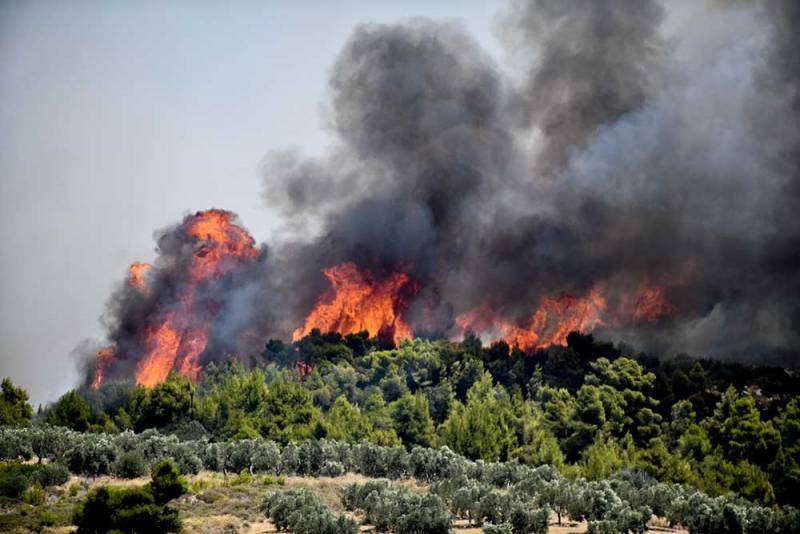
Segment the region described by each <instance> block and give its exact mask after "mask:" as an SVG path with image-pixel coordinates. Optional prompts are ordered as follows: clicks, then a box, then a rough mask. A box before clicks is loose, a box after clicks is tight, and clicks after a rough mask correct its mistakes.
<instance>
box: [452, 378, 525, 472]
mask: <svg viewBox="0 0 800 534" xmlns="http://www.w3.org/2000/svg"><path fill="white" fill-rule="evenodd" d="M513 418H514V414H513V409H512V406H511V401H510V399H509V397H508V393H506V390H505V388H503V386H500V385H498V386H497V387H496V388H495V387H493V386H492V376H491V375H490V374H489V373H488V372H485V373H484V374H483V376H482V377H481V378H480V380H479V381H478V382H476V383H475V384H474V385H473V386H472V387H471V388H470V390H469V392H468V393H467V403H466V405H463V404H461V403H460V402H458V401H456V405H455V407H454V409H453V410H452V411H451V413H450V417H448V419H447V420H446V421H445V422H444V423H443V424H442V427H441V429H440V434H441V437H442V440H443V442H444V443H445V444H446V445H448V446H449V447H450V448H451V449H453V450H454V451H455V452H457V453H459V454H463V455H464V456H466V457H468V458H471V459H479V458H480V459H483V460H486V461H498V460H507V459H508V457H509V455H510V452H511V450H513V449H514V448H515V447H516V443H517V439H516V435H515V432H514V428H513Z"/></svg>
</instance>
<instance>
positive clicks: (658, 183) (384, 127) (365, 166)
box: [107, 0, 800, 365]
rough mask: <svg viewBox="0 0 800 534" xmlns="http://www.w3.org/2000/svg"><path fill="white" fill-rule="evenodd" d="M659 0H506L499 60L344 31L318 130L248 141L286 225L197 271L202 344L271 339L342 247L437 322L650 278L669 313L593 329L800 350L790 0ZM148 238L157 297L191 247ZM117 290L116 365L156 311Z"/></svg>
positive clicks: (449, 40) (435, 33)
mask: <svg viewBox="0 0 800 534" xmlns="http://www.w3.org/2000/svg"><path fill="white" fill-rule="evenodd" d="M676 6H677V7H676ZM667 7H670V8H671V9H673V10H674V11H670V10H666V9H665V8H664V6H662V5H661V4H660V3H658V2H656V1H654V0H647V1H640V2H622V1H612V0H607V1H598V2H581V1H572V0H568V1H560V2H547V1H529V2H521V1H520V2H515V3H514V4H513V6H512V8H511V9H510V10H509V11H508V13H506V16H505V17H504V19H503V20H505V23H504V26H503V28H502V32H503V34H504V36H505V37H506V41H507V42H508V44H509V46H510V47H511V48H512V50H510V54H511V55H512V56H514V58H516V63H517V64H519V65H520V67H519V71H513V72H507V71H506V70H504V69H503V68H501V67H500V66H499V65H498V64H496V63H495V62H494V60H493V59H492V58H491V57H490V56H489V55H488V54H487V53H486V52H484V51H483V50H482V49H481V47H480V46H479V45H478V43H477V42H476V41H475V40H473V39H472V38H470V36H468V35H466V34H465V32H464V31H463V30H462V29H461V28H460V27H459V26H457V25H453V24H441V23H436V22H431V21H426V20H414V21H411V22H408V23H405V24H396V25H375V24H370V25H363V26H360V27H358V28H357V29H356V30H355V31H354V33H353V35H352V37H351V38H350V40H349V42H348V43H347V44H346V45H345V47H344V49H343V50H342V52H341V53H340V55H339V57H338V59H337V61H336V63H335V65H334V66H333V69H332V72H331V78H330V99H329V102H328V112H327V114H326V118H327V121H328V126H329V128H330V129H331V131H332V133H333V134H334V135H335V138H336V143H335V145H334V147H333V148H331V149H330V150H329V151H328V152H327V153H326V154H323V155H321V156H317V157H307V156H304V155H303V154H302V153H300V152H299V151H296V150H288V151H283V152H275V153H272V154H270V155H269V156H268V158H267V160H266V163H265V166H264V167H265V171H264V172H265V189H264V198H265V200H266V202H267V205H268V206H269V208H270V209H271V210H273V211H275V212H276V213H277V214H278V215H279V217H280V219H281V221H282V225H281V227H280V228H279V229H278V230H279V231H277V232H276V237H275V242H273V243H272V247H271V249H270V255H269V258H267V257H266V252H263V253H262V255H261V257H260V259H259V260H258V261H257V262H254V263H253V264H251V265H244V266H242V267H241V268H240V269H237V270H235V271H233V272H232V273H231V274H230V275H228V276H225V277H223V278H222V279H220V280H215V281H214V283H213V284H210V285H209V286H208V287H205V288H204V289H203V296H202V298H207V299H208V301H209V303H211V304H213V305H212V306H211V307H212V308H213V309H215V310H217V312H218V313H216V315H215V316H214V320H213V322H212V329H211V332H212V334H211V339H210V343H209V346H208V348H207V350H206V351H205V353H204V356H203V357H204V358H205V359H213V358H220V357H224V356H225V355H226V354H227V353H229V352H232V351H236V352H237V353H239V354H247V353H252V352H255V351H257V350H258V348H259V347H262V346H263V343H264V341H266V339H267V338H268V337H280V338H284V339H287V338H288V337H289V336H290V335H291V332H292V330H293V329H295V328H297V327H298V326H300V325H302V321H303V318H304V317H305V316H306V315H307V314H308V312H309V311H310V309H311V308H312V306H313V304H314V302H315V301H316V300H317V298H318V297H319V295H320V294H321V293H322V292H323V291H324V290H325V289H326V288H327V282H326V281H325V279H324V277H323V276H322V274H321V269H323V268H326V267H330V266H333V265H337V264H340V263H342V262H345V261H353V262H355V263H356V264H357V265H358V266H359V267H360V268H362V269H365V270H368V271H370V272H371V273H373V274H374V275H376V276H378V277H380V276H381V275H384V274H388V273H391V272H394V271H396V270H398V269H402V270H405V271H406V272H408V273H409V275H410V276H411V277H412V278H413V279H414V280H415V281H417V282H419V284H420V288H421V290H420V293H419V294H418V295H417V297H416V300H415V301H414V302H412V303H411V308H410V315H411V316H410V317H409V318H408V320H409V321H410V323H411V326H412V328H415V329H416V330H417V331H423V330H424V331H428V332H430V331H435V332H439V333H441V334H443V335H451V336H452V335H456V334H457V330H456V329H455V328H454V318H455V317H456V316H457V315H458V314H459V313H462V312H464V311H467V310H471V309H473V308H475V307H477V306H479V305H482V304H487V303H488V304H489V305H491V306H492V307H493V309H494V310H495V311H496V312H497V313H498V314H499V315H500V316H503V317H506V318H511V319H514V318H523V317H530V314H531V313H532V311H533V310H534V309H535V308H536V306H537V304H538V302H539V299H540V298H541V297H542V296H545V295H558V294H560V293H562V292H565V293H572V294H578V295H580V294H583V293H585V292H586V291H587V290H588V289H589V288H591V287H592V286H593V285H595V284H597V283H600V282H602V283H605V284H607V289H608V297H609V299H611V300H612V301H613V300H614V299H615V298H620V296H621V295H622V294H624V293H626V292H630V291H631V290H632V289H633V288H635V287H637V285H638V284H640V283H642V282H651V283H654V284H658V285H661V286H663V287H664V288H665V290H666V296H667V298H668V300H669V301H670V303H671V304H672V305H673V306H674V308H675V313H674V315H673V316H671V317H667V318H662V319H661V320H659V321H657V322H655V323H647V324H636V325H634V326H633V327H613V326H606V327H604V328H603V330H602V331H600V332H599V335H601V336H603V337H607V338H609V339H613V340H615V341H616V340H624V341H627V342H630V343H633V344H635V345H636V346H639V347H642V348H645V349H648V350H651V351H654V352H655V353H657V354H660V355H671V354H675V353H678V352H689V353H691V354H694V355H697V356H712V357H723V358H737V359H749V360H760V361H765V360H770V359H771V360H773V361H780V362H781V363H789V364H793V365H797V364H798V348H800V224H798V223H797V214H798V213H800V175H799V173H798V162H799V161H800V121H799V120H798V118H800V117H798V107H799V104H798V103H799V102H800V97H799V96H798V71H799V70H800V69H798V54H797V50H798V42H797V41H798V33H800V32H798V30H799V29H800V24H798V22H800V19H799V17H800V15H799V13H800V3H798V2H796V1H794V0H786V1H781V2H777V1H776V2H763V3H750V2H747V3H736V2H709V3H707V4H688V3H687V4H674V5H673V4H670V5H668V6H667ZM686 9H689V10H694V11H691V12H690V13H689V15H688V16H683V17H677V19H676V18H675V17H674V16H675V15H676V11H680V10H686ZM677 14H678V15H680V13H677ZM671 16H673V18H670V17H671ZM698 18H699V20H701V22H702V28H699V27H697V26H691V27H689V26H686V27H684V26H685V23H686V21H687V20H693V19H698ZM671 20H672V21H674V20H679V21H682V23H683V25H681V24H678V25H677V27H676V25H675V23H673V24H672V26H670V25H669V24H668V22H669V21H671ZM670 28H671V29H670ZM159 252H160V256H159V260H158V262H159V263H158V265H157V267H159V272H161V273H162V274H161V275H160V276H159V278H158V280H156V281H155V282H154V283H156V284H158V286H159V290H158V291H157V292H156V293H157V294H158V295H160V296H159V298H166V299H169V295H171V294H174V292H175V291H176V290H177V289H176V284H179V283H180V279H181V265H184V264H185V262H186V261H187V256H185V255H186V254H191V249H190V248H187V246H186V243H184V242H182V241H181V239H180V233H179V232H175V231H174V229H172V230H167V231H165V232H163V233H162V236H161V237H160V239H159ZM171 273H172V274H171ZM132 291H133V290H131V289H130V288H125V289H122V290H120V293H118V294H117V295H116V296H115V297H114V298H113V299H112V302H111V305H110V309H109V311H108V314H107V317H108V321H109V324H108V327H109V331H110V339H111V340H112V341H114V342H116V343H117V345H118V347H119V350H120V354H121V355H122V356H121V357H122V358H123V359H124V355H125V354H126V353H131V354H134V353H135V350H133V349H130V350H128V347H127V346H126V343H130V342H135V336H133V335H131V333H132V332H135V330H136V328H137V327H138V326H137V325H139V324H141V321H143V320H144V319H145V317H146V316H147V314H148V313H152V310H153V309H154V308H155V307H158V306H164V305H165V303H164V302H162V301H154V300H153V298H150V299H148V298H145V297H142V296H141V295H140V294H136V293H133V292H132ZM131 340H133V341H131ZM243 345H246V346H243ZM132 363H133V362H132ZM132 363H131V364H132Z"/></svg>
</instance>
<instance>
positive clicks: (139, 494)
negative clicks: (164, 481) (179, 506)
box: [72, 486, 181, 534]
mask: <svg viewBox="0 0 800 534" xmlns="http://www.w3.org/2000/svg"><path fill="white" fill-rule="evenodd" d="M72 522H73V523H74V524H75V525H77V527H78V533H79V534H84V533H85V534H100V533H105V532H111V531H117V532H131V533H134V532H179V531H180V529H181V521H180V519H179V518H178V512H177V511H176V510H173V509H172V508H169V507H167V506H163V505H159V504H156V502H155V499H154V498H153V494H152V493H151V491H150V489H149V487H147V486H144V487H141V488H108V487H105V486H101V487H99V488H97V489H95V490H93V491H92V492H90V493H89V495H88V497H87V498H86V501H85V502H84V503H83V504H82V505H81V506H79V507H78V509H77V510H76V511H75V514H74V515H73V517H72Z"/></svg>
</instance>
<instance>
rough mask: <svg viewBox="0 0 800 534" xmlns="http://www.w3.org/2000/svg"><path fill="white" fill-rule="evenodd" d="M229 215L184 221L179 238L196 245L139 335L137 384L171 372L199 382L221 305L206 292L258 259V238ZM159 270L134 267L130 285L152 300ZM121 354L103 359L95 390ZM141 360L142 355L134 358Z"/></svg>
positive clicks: (205, 214)
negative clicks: (206, 287) (152, 286)
mask: <svg viewBox="0 0 800 534" xmlns="http://www.w3.org/2000/svg"><path fill="white" fill-rule="evenodd" d="M232 219H233V214H232V213H231V212H228V211H224V210H217V209H212V210H207V211H200V212H197V213H196V214H194V215H191V216H188V217H187V218H186V219H184V221H183V224H182V225H181V226H180V227H179V228H178V229H177V232H178V234H177V236H178V237H179V238H181V239H184V240H185V241H187V242H188V244H190V245H191V247H192V248H191V255H190V257H189V261H188V265H186V266H185V267H183V268H185V269H186V271H185V275H182V276H179V277H178V278H179V280H178V282H177V284H175V286H174V288H173V291H172V292H166V293H165V294H164V295H156V296H155V297H154V304H153V307H152V310H151V311H150V312H149V314H148V315H147V316H146V318H145V320H144V321H143V322H142V326H141V327H140V330H139V331H138V332H136V338H137V345H138V350H139V351H140V354H139V355H138V357H136V358H135V359H136V361H137V362H138V363H137V364H136V383H137V384H141V385H143V386H147V387H152V386H154V385H156V384H158V383H159V382H162V381H164V380H165V379H166V377H167V375H168V374H169V373H170V372H171V371H177V372H178V373H180V374H182V375H184V376H186V377H188V378H190V379H192V380H197V379H198V378H199V376H200V372H201V370H202V368H201V362H200V356H201V354H202V353H203V351H204V350H205V348H206V345H207V343H208V330H209V327H210V324H211V321H212V320H213V319H214V317H215V315H216V313H217V312H218V309H219V305H218V303H216V302H215V301H214V300H213V299H212V298H210V297H208V296H205V293H204V292H203V291H200V288H201V287H203V286H204V285H205V284H208V283H210V282H212V281H214V280H216V279H219V278H220V277H222V276H225V275H226V274H228V273H230V272H232V271H233V270H234V269H236V268H237V267H238V266H241V265H243V264H246V263H248V262H251V261H254V260H255V259H256V258H257V257H258V250H257V249H256V247H255V242H254V241H253V238H252V237H250V235H249V234H248V233H247V231H246V230H244V229H243V228H242V227H240V226H238V225H236V224H234V223H233V222H232ZM158 275H159V272H158V268H157V267H153V266H151V265H150V264H147V263H139V262H136V263H134V264H132V265H131V267H130V270H129V273H128V282H129V284H130V285H131V286H133V287H135V288H137V289H139V290H140V291H142V292H143V293H144V294H145V295H147V296H148V297H150V295H149V291H150V289H149V288H150V286H149V282H150V281H151V280H152V278H153V277H155V276H158ZM114 353H115V349H114V348H113V347H110V348H108V349H103V350H102V351H100V352H98V354H97V366H96V371H95V376H94V380H93V382H92V387H93V388H95V389H96V388H98V387H99V386H100V385H101V384H102V383H103V381H104V380H105V377H106V375H107V373H108V371H109V369H110V368H111V366H112V365H113V363H114ZM134 356H136V355H134Z"/></svg>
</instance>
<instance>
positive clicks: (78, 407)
mask: <svg viewBox="0 0 800 534" xmlns="http://www.w3.org/2000/svg"><path fill="white" fill-rule="evenodd" d="M90 417H91V414H90V412H89V405H88V404H86V401H84V400H83V399H82V398H81V396H80V395H78V393H77V392H76V391H75V390H74V389H73V390H72V391H69V392H68V393H66V394H64V395H63V396H62V397H61V398H60V399H58V401H57V402H56V404H55V406H53V407H52V408H50V410H49V411H48V412H47V416H45V422H46V423H48V424H50V425H53V426H65V427H67V428H71V429H72V430H77V431H78V432H85V431H86V430H87V429H88V428H89V419H90Z"/></svg>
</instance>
